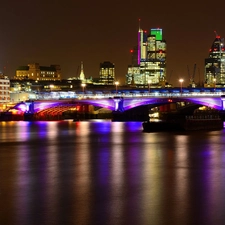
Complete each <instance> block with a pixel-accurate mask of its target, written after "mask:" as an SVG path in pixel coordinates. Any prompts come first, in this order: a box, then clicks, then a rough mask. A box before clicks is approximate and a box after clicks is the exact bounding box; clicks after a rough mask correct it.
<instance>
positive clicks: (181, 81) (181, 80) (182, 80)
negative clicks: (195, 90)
mask: <svg viewBox="0 0 225 225" xmlns="http://www.w3.org/2000/svg"><path fill="white" fill-rule="evenodd" d="M179 82H180V94H181V95H182V83H183V82H184V79H182V78H181V79H180V80H179Z"/></svg>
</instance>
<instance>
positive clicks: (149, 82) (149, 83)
mask: <svg viewBox="0 0 225 225" xmlns="http://www.w3.org/2000/svg"><path fill="white" fill-rule="evenodd" d="M150 86H151V81H150V80H148V93H150Z"/></svg>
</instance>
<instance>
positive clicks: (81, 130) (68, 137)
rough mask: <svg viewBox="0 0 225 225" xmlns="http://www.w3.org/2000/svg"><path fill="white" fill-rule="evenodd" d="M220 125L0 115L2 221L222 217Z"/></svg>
mask: <svg viewBox="0 0 225 225" xmlns="http://www.w3.org/2000/svg"><path fill="white" fill-rule="evenodd" d="M224 223H225V130H220V131H197V132H196V131H195V132H190V133H189V132H158V133H144V132H142V124H141V122H111V121H107V120H105V121H79V122H73V121H62V122H23V121H21V122H0V224H1V225H70V224H71V225H96V224H99V225H178V224H179V225H181V224H182V225H195V224H201V225H222V224H224Z"/></svg>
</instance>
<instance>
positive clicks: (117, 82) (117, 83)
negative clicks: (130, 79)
mask: <svg viewBox="0 0 225 225" xmlns="http://www.w3.org/2000/svg"><path fill="white" fill-rule="evenodd" d="M115 85H116V94H117V86H118V85H119V81H116V82H115Z"/></svg>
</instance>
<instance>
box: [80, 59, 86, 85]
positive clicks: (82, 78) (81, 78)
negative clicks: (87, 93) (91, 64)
mask: <svg viewBox="0 0 225 225" xmlns="http://www.w3.org/2000/svg"><path fill="white" fill-rule="evenodd" d="M80 80H82V81H84V80H85V76H84V66H83V62H81V66H80Z"/></svg>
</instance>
